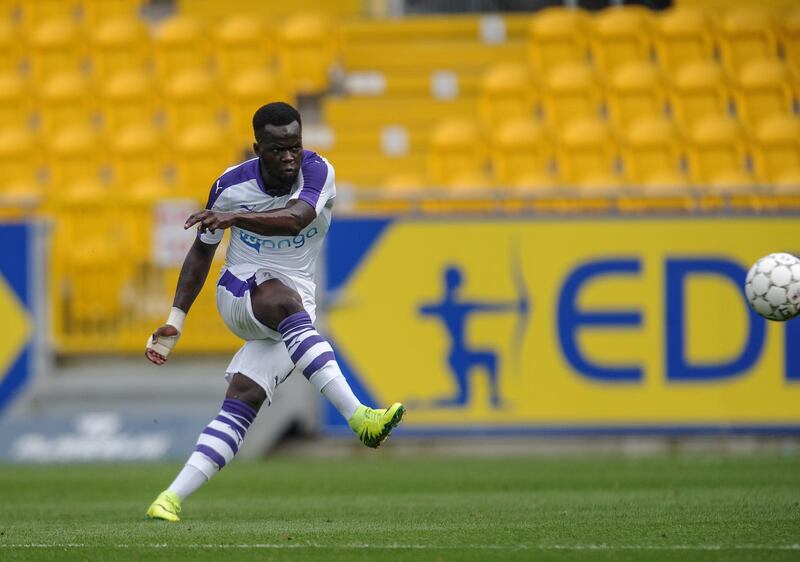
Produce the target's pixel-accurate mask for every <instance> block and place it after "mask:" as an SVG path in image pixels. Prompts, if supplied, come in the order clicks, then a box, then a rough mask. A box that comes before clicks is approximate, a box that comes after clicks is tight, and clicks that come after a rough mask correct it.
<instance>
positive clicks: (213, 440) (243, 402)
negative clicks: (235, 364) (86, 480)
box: [147, 374, 267, 522]
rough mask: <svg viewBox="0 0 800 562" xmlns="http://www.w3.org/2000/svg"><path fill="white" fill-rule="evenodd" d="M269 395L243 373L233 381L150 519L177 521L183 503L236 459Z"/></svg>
mask: <svg viewBox="0 0 800 562" xmlns="http://www.w3.org/2000/svg"><path fill="white" fill-rule="evenodd" d="M266 397H267V395H266V393H265V392H264V389H262V388H261V387H260V386H259V385H258V384H256V383H255V382H253V381H252V380H250V379H249V378H247V377H245V376H244V375H242V374H236V375H234V377H233V378H232V379H231V382H230V385H229V386H228V392H227V393H226V395H225V400H223V402H222V408H221V409H220V411H219V413H218V414H217V415H216V417H215V418H214V419H212V420H211V422H209V424H208V425H207V426H206V427H205V429H203V431H202V432H201V433H200V437H199V438H198V439H197V445H195V448H194V452H193V453H192V454H191V456H190V457H189V460H188V461H186V465H185V466H184V467H183V469H182V470H181V471H180V472H179V473H178V476H177V477H176V478H175V480H174V481H173V482H172V484H170V485H169V487H168V488H167V489H166V490H164V491H163V492H161V494H159V495H158V497H157V498H156V499H155V501H154V502H153V503H152V504H151V505H150V507H149V508H148V510H147V516H148V517H149V518H151V519H163V520H165V521H172V522H176V521H179V520H180V518H179V516H178V514H179V513H180V511H181V501H183V500H185V499H186V498H187V497H188V496H189V495H190V494H192V493H194V492H195V491H196V490H197V489H198V488H200V487H201V486H202V485H203V484H205V483H206V482H208V480H209V479H211V477H213V476H214V475H215V474H216V473H217V472H219V471H220V470H222V468H223V467H225V465H227V464H228V463H230V462H231V461H232V460H233V457H234V456H236V453H238V452H239V447H240V446H241V444H242V442H243V441H244V437H245V435H246V434H247V430H248V429H249V428H250V425H251V424H252V423H253V420H255V417H256V414H257V412H258V410H259V409H260V408H261V405H262V404H263V403H264V400H265V399H266Z"/></svg>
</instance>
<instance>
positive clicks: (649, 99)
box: [608, 61, 667, 129]
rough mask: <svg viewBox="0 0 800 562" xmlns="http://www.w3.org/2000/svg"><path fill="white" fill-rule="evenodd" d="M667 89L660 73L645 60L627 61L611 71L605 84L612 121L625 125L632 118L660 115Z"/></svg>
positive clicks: (665, 101) (628, 123) (662, 111)
mask: <svg viewBox="0 0 800 562" xmlns="http://www.w3.org/2000/svg"><path fill="white" fill-rule="evenodd" d="M666 107H667V92H666V89H665V88H664V83H663V81H662V77H661V73H660V72H659V70H658V68H657V67H656V66H654V65H653V64H651V63H649V62H642V61H638V62H631V63H627V64H625V65H623V66H620V67H618V68H617V70H616V71H614V73H613V75H612V76H611V79H610V80H609V85H608V109H609V113H610V115H611V120H612V121H613V123H614V124H615V125H616V126H617V127H620V128H622V129H625V128H626V127H628V125H630V124H631V123H632V122H633V121H635V120H637V119H639V118H641V117H647V116H661V115H663V114H664V111H665V109H666Z"/></svg>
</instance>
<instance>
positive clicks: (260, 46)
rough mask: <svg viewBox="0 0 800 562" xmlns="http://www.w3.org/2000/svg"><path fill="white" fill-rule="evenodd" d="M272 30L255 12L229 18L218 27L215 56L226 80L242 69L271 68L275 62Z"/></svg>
mask: <svg viewBox="0 0 800 562" xmlns="http://www.w3.org/2000/svg"><path fill="white" fill-rule="evenodd" d="M270 36H271V33H270V32H269V30H268V29H267V26H266V24H265V23H264V21H263V20H262V19H261V18H259V17H258V16H254V15H252V14H236V15H232V16H229V17H227V18H225V19H224V20H223V21H222V22H221V23H220V25H219V26H218V27H217V28H216V29H215V30H214V59H215V61H216V65H217V70H218V71H219V73H220V75H221V76H222V77H223V79H224V80H232V79H235V78H236V77H237V76H239V75H240V74H241V73H242V72H250V71H254V70H268V69H269V68H270V67H271V66H272V48H271V47H272V46H271V45H270V42H269V37H270Z"/></svg>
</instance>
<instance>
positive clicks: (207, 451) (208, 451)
mask: <svg viewBox="0 0 800 562" xmlns="http://www.w3.org/2000/svg"><path fill="white" fill-rule="evenodd" d="M194 450H195V451H197V452H198V453H203V454H204V455H205V456H207V457H208V458H210V459H211V460H212V461H214V462H215V463H216V464H217V466H218V467H219V468H220V469H222V467H223V466H225V459H224V458H223V456H222V455H220V454H219V453H218V452H216V451H215V450H214V449H212V448H211V447H208V446H207V445H198V446H196V447H195V448H194Z"/></svg>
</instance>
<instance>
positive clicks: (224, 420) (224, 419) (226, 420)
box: [214, 415, 247, 439]
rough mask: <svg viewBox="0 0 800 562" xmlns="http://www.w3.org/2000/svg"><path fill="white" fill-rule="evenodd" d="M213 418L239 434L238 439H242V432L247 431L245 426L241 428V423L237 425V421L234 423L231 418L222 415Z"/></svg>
mask: <svg viewBox="0 0 800 562" xmlns="http://www.w3.org/2000/svg"><path fill="white" fill-rule="evenodd" d="M214 419H215V420H217V421H218V422H222V423H224V424H225V425H227V426H229V427H230V428H232V429H233V430H234V431H235V432H236V433H238V434H239V438H240V439H244V434H245V433H247V430H246V429H245V428H243V427H242V426H241V425H239V424H238V423H236V422H235V421H234V420H232V419H231V418H229V417H226V416H223V415H219V416H217V417H216V418H214Z"/></svg>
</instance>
